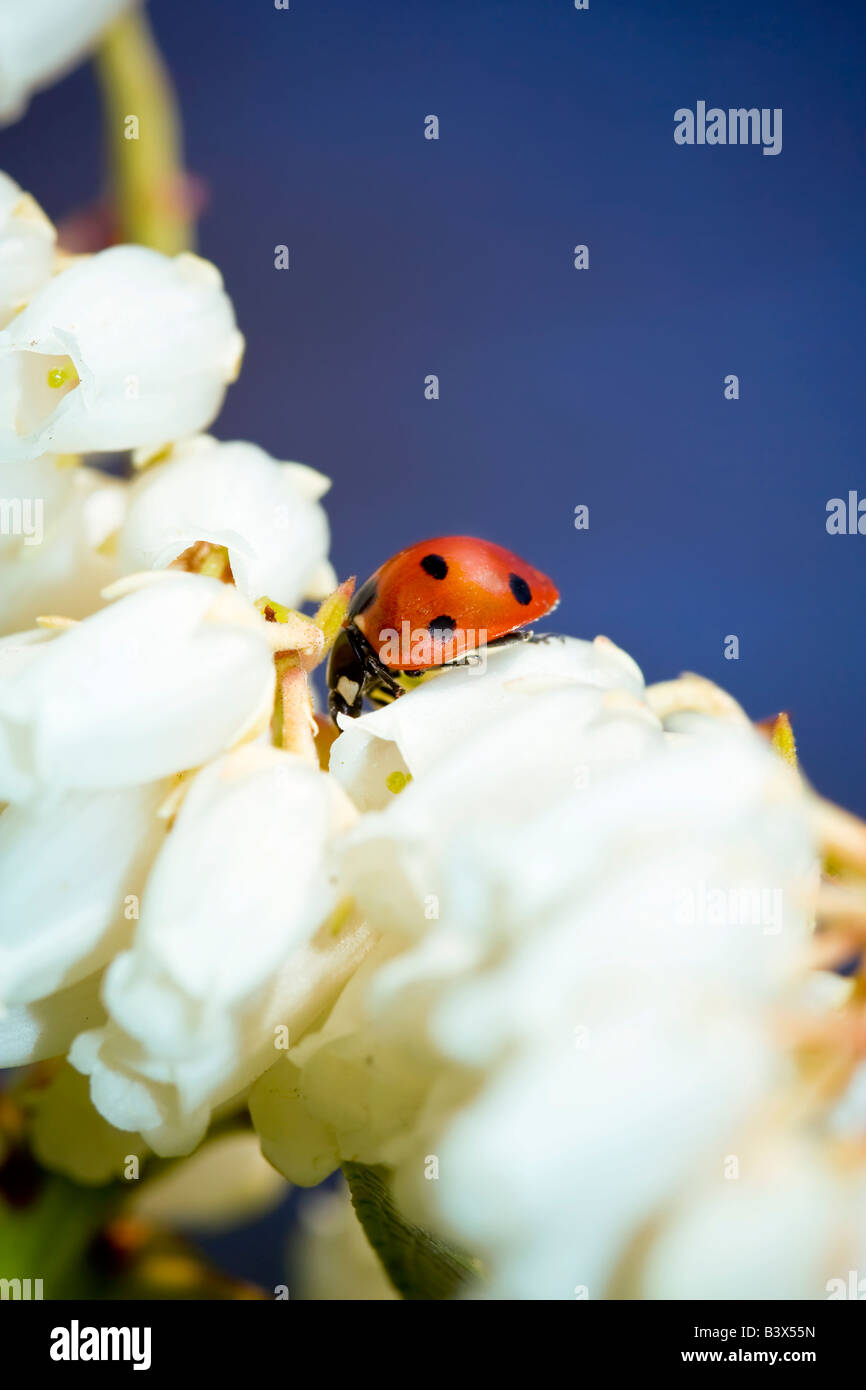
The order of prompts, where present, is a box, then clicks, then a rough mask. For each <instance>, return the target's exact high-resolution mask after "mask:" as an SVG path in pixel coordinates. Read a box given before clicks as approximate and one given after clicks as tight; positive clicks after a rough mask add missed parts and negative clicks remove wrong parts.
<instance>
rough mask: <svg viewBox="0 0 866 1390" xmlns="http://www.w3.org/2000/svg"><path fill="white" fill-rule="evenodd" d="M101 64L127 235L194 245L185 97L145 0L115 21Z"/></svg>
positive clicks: (170, 245) (173, 246)
mask: <svg viewBox="0 0 866 1390" xmlns="http://www.w3.org/2000/svg"><path fill="white" fill-rule="evenodd" d="M95 67H96V74H97V77H98V80H99V85H100V87H101V90H102V101H103V109H104V115H105V129H106V137H107V142H108V153H109V165H110V171H111V186H112V193H113V201H114V205H115V210H116V213H117V217H118V222H119V233H120V240H121V241H133V242H138V243H139V244H140V245H142V246H152V247H153V248H154V249H155V250H157V251H164V252H165V253H166V255H171V256H173V255H176V254H177V253H178V252H179V251H186V250H189V249H190V248H191V247H192V245H193V242H194V231H193V226H192V222H191V219H190V217H189V213H188V209H187V206H186V197H185V192H184V172H183V155H182V151H181V132H180V115H179V110H178V104H177V99H176V97H175V94H174V89H173V87H172V83H171V79H170V77H169V75H168V72H167V71H166V68H165V64H164V63H163V61H162V58H161V56H160V53H159V49H158V48H157V46H156V42H155V40H154V38H153V33H152V31H151V28H150V25H149V23H148V20H147V18H146V16H145V13H144V10H143V8H142V7H141V6H138V5H136V6H133V8H132V9H130V10H129V11H128V12H127V13H126V14H125V15H123V16H122V17H121V18H120V19H119V20H117V22H116V23H115V24H113V25H112V26H111V28H110V29H109V30H108V32H107V33H106V35H105V37H104V38H103V40H102V43H101V44H100V47H99V49H98V50H97V54H96V58H95ZM130 137H132V138H130Z"/></svg>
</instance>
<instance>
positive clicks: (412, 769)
mask: <svg viewBox="0 0 866 1390" xmlns="http://www.w3.org/2000/svg"><path fill="white" fill-rule="evenodd" d="M481 657H482V661H481V662H480V663H479V664H478V665H477V666H476V665H469V666H455V667H452V668H450V669H445V670H443V671H441V672H440V673H438V674H437V675H435V676H433V677H431V678H429V679H428V680H427V681H425V682H424V684H422V685H420V686H418V687H417V689H415V690H412V691H410V692H409V693H408V694H406V695H403V696H401V697H400V698H399V699H397V700H395V701H393V703H391V704H389V705H385V706H384V707H383V708H382V709H379V710H373V711H371V712H370V713H369V714H364V715H361V716H360V718H358V719H349V718H347V717H341V719H340V727H341V730H342V732H341V734H340V736H339V738H338V739H337V740H336V742H335V743H334V745H333V747H332V749H331V772H332V773H333V775H334V776H335V777H336V778H337V780H338V781H339V782H340V783H341V784H342V785H343V786H344V787H345V788H346V790H347V792H348V793H349V795H350V796H351V798H352V800H353V802H354V803H355V805H356V806H358V807H360V809H361V810H381V809H382V808H384V807H386V806H388V805H389V804H390V803H391V802H392V801H393V788H394V787H395V786H400V785H402V782H403V781H405V778H406V777H407V776H411V777H419V776H423V775H425V774H426V773H427V772H428V771H431V770H433V769H435V768H436V767H438V766H440V765H441V763H442V760H443V758H444V756H445V755H446V754H448V753H449V752H450V750H451V749H453V748H454V747H455V746H456V745H457V744H458V743H459V742H460V741H461V740H465V741H466V745H465V746H466V748H467V749H468V748H470V747H471V746H472V745H471V738H472V735H473V734H475V733H479V734H481V735H483V731H484V730H485V729H488V728H491V727H492V726H493V725H494V724H496V723H497V722H498V721H499V719H500V718H502V717H503V716H505V715H507V714H509V713H511V712H516V711H519V710H521V709H522V710H526V711H529V710H530V709H531V708H532V707H535V710H536V715H537V717H538V723H539V729H538V731H537V738H544V741H545V748H546V755H545V756H540V757H539V767H543V766H545V764H546V765H548V766H550V767H555V768H557V769H562V768H564V769H565V770H566V775H567V776H569V777H571V779H572V780H573V779H574V777H575V776H576V775H577V774H576V769H575V767H574V766H573V763H572V762H570V761H569V751H565V752H562V753H560V754H559V755H557V751H556V750H557V747H558V743H559V740H560V738H561V737H562V736H564V737H565V739H566V740H568V739H569V737H570V733H571V729H572V723H571V721H570V720H569V721H567V722H565V723H564V724H558V723H556V722H555V721H553V720H552V719H550V720H545V719H543V718H542V716H541V714H540V710H539V709H538V707H537V704H536V702H537V700H538V698H539V697H540V696H542V695H544V694H545V693H546V692H556V691H560V692H568V691H571V692H583V693H582V694H579V695H577V698H578V699H579V700H582V702H583V705H584V710H585V713H584V716H583V717H582V718H581V719H580V721H579V722H580V723H581V724H583V723H585V721H586V718H587V717H589V715H588V711H589V709H590V707H592V709H593V710H594V709H596V708H598V707H599V706H600V704H601V702H602V697H603V696H605V694H606V693H610V694H611V695H613V693H614V692H621V695H622V697H623V699H622V703H623V705H630V706H631V707H632V708H634V707H636V705H637V703H638V702H641V703H643V692H644V682H643V676H642V675H641V672H640V669H639V667H638V666H637V665H636V663H635V662H634V661H633V660H632V658H631V657H630V656H629V655H628V654H627V653H626V652H624V651H622V650H621V649H620V648H619V647H617V646H615V645H614V644H613V642H610V641H609V640H608V639H607V638H604V637H598V638H596V640H595V641H594V642H584V641H580V640H579V639H577V638H575V637H559V636H550V637H545V638H544V639H543V640H542V641H535V642H516V643H514V644H513V645H508V646H503V647H489V648H486V649H483V650H482V652H481ZM610 704H611V707H612V705H613V700H611V702H610ZM647 714H648V711H647ZM648 717H650V718H651V722H652V723H653V724H655V726H656V728H658V727H659V726H658V723H657V721H656V720H655V718H654V717H651V716H648Z"/></svg>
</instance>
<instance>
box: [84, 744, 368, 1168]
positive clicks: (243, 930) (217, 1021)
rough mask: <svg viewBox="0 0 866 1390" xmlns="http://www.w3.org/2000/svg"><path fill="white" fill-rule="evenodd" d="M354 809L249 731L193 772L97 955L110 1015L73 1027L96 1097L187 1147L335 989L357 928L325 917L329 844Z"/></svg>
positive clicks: (168, 1147)
mask: <svg viewBox="0 0 866 1390" xmlns="http://www.w3.org/2000/svg"><path fill="white" fill-rule="evenodd" d="M353 815H354V812H353V811H352V809H351V807H350V806H349V803H348V802H347V801H346V799H345V798H344V797H343V796H342V794H339V792H338V788H336V787H335V785H334V784H333V782H332V781H331V780H330V779H329V778H328V777H327V776H326V775H325V774H323V773H320V772H319V771H318V770H317V769H314V768H311V767H309V766H308V765H306V764H305V763H303V762H302V761H301V760H300V759H298V758H295V757H294V756H293V755H291V754H288V753H283V752H282V751H279V750H277V749H273V748H267V747H264V746H262V745H256V746H250V747H249V748H247V749H243V750H240V751H239V752H237V753H235V754H233V755H231V756H229V757H226V758H224V759H220V760H218V761H217V762H215V763H212V764H211V765H210V766H208V767H207V768H206V769H204V770H203V771H202V772H200V773H199V774H198V776H197V777H196V779H195V781H194V782H193V785H192V787H191V789H190V791H189V793H188V794H187V797H186V799H185V801H184V804H183V806H182V808H181V811H180V814H179V816H178V819H177V823H176V825H175V827H174V829H173V830H172V832H171V834H170V836H169V838H168V841H167V843H166V845H165V846H164V848H163V850H162V852H161V853H160V856H159V858H158V859H157V862H156V864H155V867H154V869H153V871H152V873H151V876H150V879H149V881H148V883H147V885H146V887H145V890H144V896H143V902H142V914H141V920H140V922H139V924H138V929H137V932H136V935H135V940H134V943H133V946H132V948H131V950H130V951H128V952H126V953H124V954H122V955H120V956H118V957H117V958H116V959H115V961H114V962H113V963H112V965H111V966H110V967H109V969H108V972H107V975H106V981H105V986H104V991H103V999H104V1002H105V1005H106V1008H107V1010H108V1014H109V1022H108V1023H107V1025H106V1026H105V1027H104V1028H102V1029H100V1030H97V1031H96V1032H94V1033H86V1034H83V1035H82V1036H81V1037H79V1038H78V1039H76V1041H75V1043H74V1044H73V1046H72V1049H71V1052H70V1060H71V1062H72V1063H73V1065H74V1066H76V1067H77V1068H78V1069H79V1070H81V1071H83V1072H85V1073H86V1074H88V1075H90V1077H91V1094H92V1097H93V1102H94V1104H95V1105H96V1107H97V1109H98V1110H99V1111H100V1112H101V1113H102V1114H103V1115H104V1116H105V1117H106V1118H107V1119H108V1120H109V1121H110V1122H111V1123H112V1124H113V1125H116V1126H117V1127H118V1128H120V1129H128V1130H140V1131H141V1132H142V1133H143V1134H144V1136H145V1138H146V1139H147V1141H148V1143H150V1144H151V1145H152V1146H153V1147H154V1148H155V1149H156V1150H157V1152H160V1153H179V1152H186V1151H188V1150H189V1149H190V1148H192V1147H193V1146H194V1145H195V1144H196V1143H197V1142H198V1141H199V1139H200V1138H201V1136H202V1134H203V1133H204V1130H205V1128H206V1126H207V1123H208V1120H209V1117H210V1114H211V1111H212V1109H213V1108H214V1106H216V1105H219V1104H221V1103H222V1102H224V1101H227V1100H229V1099H230V1098H231V1097H232V1096H234V1095H236V1094H237V1093H239V1092H241V1091H242V1090H243V1089H244V1087H246V1086H248V1085H249V1084H250V1083H251V1082H252V1081H253V1080H254V1079H255V1077H256V1076H258V1075H259V1074H260V1073H261V1072H263V1071H264V1070H265V1069H266V1068H267V1067H268V1066H269V1065H270V1064H271V1062H272V1061H273V1060H274V1058H275V1057H276V1056H279V1055H281V1053H280V1052H279V1051H278V1049H279V1048H281V1047H283V1048H284V1047H285V1046H286V1045H287V1044H288V1042H294V1041H295V1040H296V1039H297V1038H298V1037H300V1036H301V1035H302V1034H303V1032H304V1031H305V1029H306V1028H308V1027H309V1026H310V1024H311V1023H312V1022H313V1021H314V1020H315V1019H316V1017H317V1016H318V1015H319V1014H321V1013H322V1012H323V1010H324V1009H325V1008H327V1007H328V1005H329V1004H330V1003H331V1002H332V1000H333V999H334V997H335V996H336V994H337V993H338V992H339V990H340V988H341V987H342V985H343V984H344V983H345V981H346V979H347V978H348V976H349V975H350V974H351V972H352V970H354V968H355V967H356V965H357V964H358V962H359V960H360V959H361V958H362V957H363V955H364V953H365V952H366V950H367V949H368V947H369V944H370V939H371V938H370V932H369V931H368V929H367V928H366V927H365V926H363V925H362V924H360V923H359V922H358V921H357V920H351V919H346V920H342V919H335V918H334V916H333V914H334V910H335V907H336V905H337V897H336V890H335V885H334V879H333V875H331V874H330V873H329V858H330V851H331V845H332V842H333V839H334V837H335V836H337V835H339V834H340V833H341V831H342V830H343V829H344V828H345V825H346V823H347V821H348V820H349V819H351V817H352V816H353Z"/></svg>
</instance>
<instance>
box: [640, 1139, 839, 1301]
mask: <svg viewBox="0 0 866 1390" xmlns="http://www.w3.org/2000/svg"><path fill="white" fill-rule="evenodd" d="M731 1157H732V1158H735V1159H737V1161H738V1162H739V1165H740V1169H739V1172H738V1173H737V1175H736V1177H731V1176H730V1174H728V1175H726V1174H725V1172H724V1165H723V1164H722V1163H717V1164H716V1165H715V1166H714V1170H713V1169H711V1170H710V1171H709V1172H707V1173H706V1174H704V1175H702V1177H703V1181H702V1182H701V1183H700V1185H699V1186H698V1187H697V1189H696V1190H688V1191H686V1192H684V1193H682V1194H681V1195H680V1197H679V1200H678V1201H677V1202H676V1203H675V1205H674V1207H673V1209H672V1210H671V1211H670V1212H669V1213H668V1216H667V1220H666V1221H665V1223H664V1225H663V1226H662V1227H661V1229H660V1231H659V1233H658V1236H657V1239H655V1240H654V1241H653V1242H652V1244H651V1246H650V1249H649V1252H648V1254H647V1255H646V1258H645V1259H644V1260H643V1261H641V1262H640V1264H642V1268H639V1269H634V1268H633V1269H632V1270H631V1271H630V1277H631V1278H632V1279H636V1281H637V1283H636V1287H635V1288H634V1290H633V1296H636V1297H639V1298H641V1299H659V1298H665V1299H689V1298H694V1297H695V1296H696V1294H697V1295H698V1296H700V1297H701V1298H707V1299H717V1300H719V1299H752V1298H754V1299H769V1298H772V1299H777V1300H778V1299H818V1298H826V1297H827V1292H828V1281H829V1280H831V1279H832V1278H833V1277H834V1275H835V1276H838V1275H839V1274H840V1273H843V1274H847V1271H848V1269H849V1267H850V1266H851V1264H852V1263H853V1262H854V1260H855V1258H856V1255H855V1248H854V1247H855V1242H854V1239H853V1235H854V1233H853V1231H852V1230H851V1227H852V1224H853V1223H852V1214H853V1212H854V1210H855V1201H854V1200H853V1199H855V1198H856V1192H855V1191H852V1190H851V1188H853V1184H851V1186H850V1187H846V1183H845V1181H844V1178H843V1173H842V1171H841V1169H839V1168H836V1167H834V1165H833V1164H832V1162H831V1160H830V1157H829V1155H828V1154H827V1153H826V1151H825V1150H823V1149H822V1148H821V1146H820V1145H819V1144H818V1143H817V1142H815V1140H814V1139H813V1140H811V1142H810V1141H807V1140H805V1139H804V1138H802V1137H797V1136H788V1137H787V1138H786V1142H784V1143H780V1142H778V1141H777V1142H775V1143H771V1144H766V1143H765V1144H764V1145H763V1146H758V1147H755V1146H754V1145H748V1144H747V1145H746V1146H745V1147H744V1150H743V1152H742V1153H741V1154H739V1155H732V1156H731ZM846 1246H847V1247H848V1248H847V1250H846ZM635 1263H636V1264H637V1263H639V1262H638V1261H637V1260H636V1261H635Z"/></svg>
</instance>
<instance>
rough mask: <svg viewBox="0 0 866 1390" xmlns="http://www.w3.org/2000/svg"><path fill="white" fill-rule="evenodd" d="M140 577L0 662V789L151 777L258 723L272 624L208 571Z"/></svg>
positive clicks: (264, 712) (266, 706)
mask: <svg viewBox="0 0 866 1390" xmlns="http://www.w3.org/2000/svg"><path fill="white" fill-rule="evenodd" d="M149 578H150V582H149V583H148V584H147V585H146V586H145V587H143V588H140V589H138V590H137V591H136V592H132V593H128V594H127V595H126V596H125V597H123V598H121V599H119V600H118V601H117V602H116V603H113V604H111V605H110V606H109V607H107V608H104V609H102V610H101V611H100V612H98V613H95V614H93V615H92V616H91V617H89V618H86V619H85V620H84V621H83V622H81V623H79V624H78V625H77V626H74V627H72V628H70V629H68V630H67V631H65V632H62V633H61V634H60V635H59V636H56V637H54V638H52V639H51V640H50V641H48V642H37V643H35V644H27V645H26V649H25V657H26V660H23V661H22V662H19V663H18V665H17V667H15V668H13V669H11V670H9V671H8V673H7V674H5V675H4V674H3V671H2V667H0V797H2V798H4V799H6V800H12V801H19V800H22V799H24V798H27V797H31V796H33V795H35V794H36V793H37V792H39V791H41V790H54V791H57V790H62V789H65V788H78V789H81V790H87V789H90V790H98V789H108V788H114V787H130V786H135V785H136V784H138V783H142V782H152V781H156V780H158V779H160V778H162V777H165V776H169V775H171V774H173V773H177V772H180V771H183V770H184V769H187V768H191V767H196V766H198V765H199V764H201V763H204V762H206V761H207V760H208V759H209V758H212V757H214V756H216V755H217V754H219V753H221V752H222V751H223V750H225V749H227V748H230V747H232V746H233V745H234V744H235V743H237V742H239V741H240V740H241V739H242V738H245V737H249V736H250V735H251V734H253V733H254V732H255V731H256V730H257V729H260V728H264V727H266V725H267V722H268V719H269V718H270V713H271V706H272V702H273V692H274V665H273V659H272V653H273V642H274V636H273V632H274V629H275V627H276V624H269V623H266V622H265V621H264V619H262V618H260V617H259V615H258V614H257V613H256V611H255V610H254V609H253V608H252V607H250V606H249V605H247V604H246V603H245V601H244V600H243V599H242V598H241V597H240V596H239V595H238V594H237V593H236V592H235V590H234V589H232V588H230V587H228V586H226V585H223V584H220V583H219V582H218V581H217V580H212V579H206V578H204V577H203V576H201V575H190V574H160V575H155V576H152V577H149ZM14 645H15V644H14V643H13V644H12V647H13V649H14Z"/></svg>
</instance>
